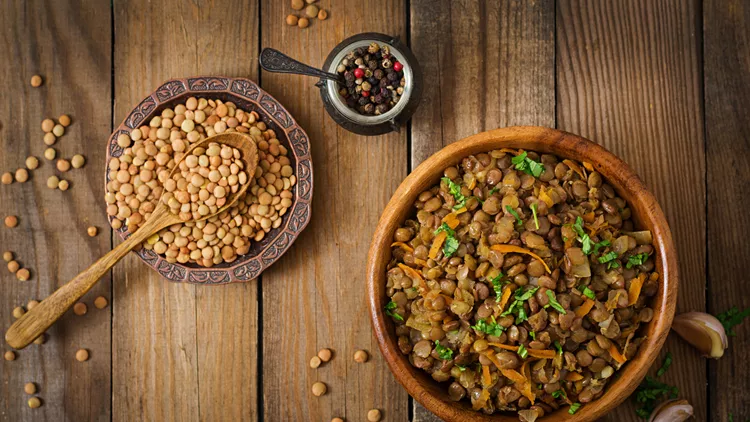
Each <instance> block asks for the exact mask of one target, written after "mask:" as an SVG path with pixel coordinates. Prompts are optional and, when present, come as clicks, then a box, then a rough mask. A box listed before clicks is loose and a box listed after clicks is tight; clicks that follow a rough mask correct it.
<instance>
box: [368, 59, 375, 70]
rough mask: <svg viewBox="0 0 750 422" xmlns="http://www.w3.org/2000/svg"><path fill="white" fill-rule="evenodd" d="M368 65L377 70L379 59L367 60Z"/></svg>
mask: <svg viewBox="0 0 750 422" xmlns="http://www.w3.org/2000/svg"><path fill="white" fill-rule="evenodd" d="M367 67H369V68H370V69H371V70H375V69H377V68H378V61H377V60H370V61H369V62H367Z"/></svg>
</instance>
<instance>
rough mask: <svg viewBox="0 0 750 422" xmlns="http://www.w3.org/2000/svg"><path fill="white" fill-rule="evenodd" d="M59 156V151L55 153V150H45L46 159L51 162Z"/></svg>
mask: <svg viewBox="0 0 750 422" xmlns="http://www.w3.org/2000/svg"><path fill="white" fill-rule="evenodd" d="M56 156H57V151H55V149H54V148H47V149H45V150H44V158H46V159H47V160H49V161H52V160H54V159H55V157H56Z"/></svg>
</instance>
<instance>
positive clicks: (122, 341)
mask: <svg viewBox="0 0 750 422" xmlns="http://www.w3.org/2000/svg"><path fill="white" fill-rule="evenodd" d="M114 17H115V46H114V51H115V69H116V70H115V80H116V84H115V98H116V101H115V116H114V123H115V124H119V122H120V121H121V120H122V119H123V118H124V117H125V114H126V113H127V112H128V111H129V110H130V109H131V108H132V107H133V106H134V105H135V104H137V102H138V101H140V100H141V99H142V98H143V97H144V96H146V95H147V94H148V93H149V92H150V91H151V90H153V89H155V88H156V87H157V86H158V85H159V84H161V83H162V82H163V81H164V80H166V79H169V78H174V77H180V76H196V75H205V74H212V75H228V76H247V77H250V78H255V77H257V61H256V57H257V54H258V51H257V45H258V44H257V37H258V34H259V25H258V9H257V4H254V3H249V4H248V3H247V2H242V1H229V0H227V1H221V2H215V1H194V2H192V1H180V2H168V3H167V2H151V1H147V0H142V1H120V0H116V1H115V2H114ZM157 17H158V18H157ZM227 22H231V24H224V23H227ZM114 280H115V283H114V285H115V299H116V301H115V314H116V316H115V318H114V323H113V330H114V332H116V333H118V335H117V336H115V340H114V345H113V359H114V361H115V362H118V364H117V365H115V366H114V368H113V385H114V387H113V390H114V391H113V395H114V397H115V400H114V403H113V419H114V420H118V421H119V420H122V421H126V420H133V419H143V420H181V421H188V420H195V421H197V420H217V419H221V418H224V417H226V418H227V419H231V420H256V419H257V410H256V403H257V383H256V382H255V381H254V380H255V379H256V376H257V355H256V347H257V346H256V343H257V330H258V321H257V316H258V313H257V309H258V308H257V284H256V283H257V282H256V281H252V282H249V283H245V284H238V285H230V286H221V287H219V288H211V287H201V286H199V287H196V286H191V285H181V284H174V283H169V282H166V281H165V280H163V279H162V278H161V277H160V276H159V275H158V274H157V273H156V272H154V271H152V270H151V269H150V268H148V267H147V266H146V265H144V264H143V263H142V262H140V260H138V259H137V257H135V256H134V255H133V254H131V256H129V257H127V258H125V259H124V260H123V262H122V263H121V264H120V265H119V266H118V267H116V268H115V271H114ZM219 315H222V316H219ZM167 404H168V405H167Z"/></svg>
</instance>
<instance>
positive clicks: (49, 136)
mask: <svg viewBox="0 0 750 422" xmlns="http://www.w3.org/2000/svg"><path fill="white" fill-rule="evenodd" d="M56 142H57V136H55V134H54V133H52V132H47V133H45V134H44V145H47V146H52V145H55V143H56Z"/></svg>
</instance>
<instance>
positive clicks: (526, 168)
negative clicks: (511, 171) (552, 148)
mask: <svg viewBox="0 0 750 422" xmlns="http://www.w3.org/2000/svg"><path fill="white" fill-rule="evenodd" d="M510 161H511V162H512V163H513V164H515V165H516V170H521V171H522V172H524V173H526V174H530V175H532V176H534V177H537V178H538V177H539V176H541V175H542V173H543V172H544V164H542V163H538V162H536V161H534V160H532V159H531V158H529V157H528V154H527V153H526V151H524V152H522V153H520V154H518V155H516V156H515V157H513V158H512V159H511V160H510Z"/></svg>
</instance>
